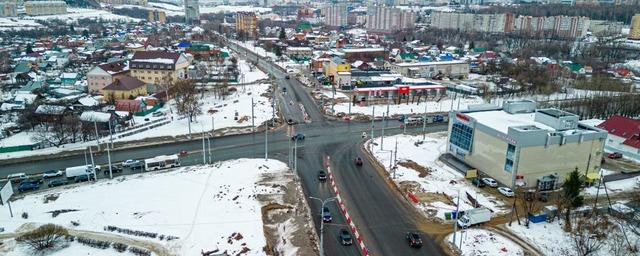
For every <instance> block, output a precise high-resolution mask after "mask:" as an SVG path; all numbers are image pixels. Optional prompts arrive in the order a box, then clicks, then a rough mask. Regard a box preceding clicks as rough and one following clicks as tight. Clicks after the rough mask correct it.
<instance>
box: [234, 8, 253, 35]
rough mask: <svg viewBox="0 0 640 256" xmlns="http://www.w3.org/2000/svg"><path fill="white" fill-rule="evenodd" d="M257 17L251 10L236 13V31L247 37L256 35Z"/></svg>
mask: <svg viewBox="0 0 640 256" xmlns="http://www.w3.org/2000/svg"><path fill="white" fill-rule="evenodd" d="M257 29H258V17H256V14H255V13H253V12H238V13H236V32H237V33H238V35H241V36H246V37H247V38H254V39H255V38H257V37H258V31H257Z"/></svg>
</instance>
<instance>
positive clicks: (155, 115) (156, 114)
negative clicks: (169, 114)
mask: <svg viewBox="0 0 640 256" xmlns="http://www.w3.org/2000/svg"><path fill="white" fill-rule="evenodd" d="M151 116H154V117H160V116H164V113H163V112H161V111H157V112H153V114H151Z"/></svg>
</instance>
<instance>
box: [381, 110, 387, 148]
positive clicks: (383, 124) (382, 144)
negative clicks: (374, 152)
mask: <svg viewBox="0 0 640 256" xmlns="http://www.w3.org/2000/svg"><path fill="white" fill-rule="evenodd" d="M384 116H385V113H384V112H383V113H382V133H381V134H380V150H384V127H385V126H386V125H385V122H384Z"/></svg>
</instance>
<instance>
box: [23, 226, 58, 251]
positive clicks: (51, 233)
mask: <svg viewBox="0 0 640 256" xmlns="http://www.w3.org/2000/svg"><path fill="white" fill-rule="evenodd" d="M68 235H69V232H68V231H67V230H66V229H65V228H63V227H61V226H58V225H54V224H45V225H42V226H40V227H38V228H37V229H35V230H33V231H29V232H27V233H24V234H22V235H20V236H18V237H17V238H16V241H18V242H20V243H26V244H27V245H29V247H31V248H33V249H34V250H36V251H42V250H44V249H47V248H52V247H54V246H55V245H56V244H57V243H59V242H62V241H63V239H64V237H65V236H68Z"/></svg>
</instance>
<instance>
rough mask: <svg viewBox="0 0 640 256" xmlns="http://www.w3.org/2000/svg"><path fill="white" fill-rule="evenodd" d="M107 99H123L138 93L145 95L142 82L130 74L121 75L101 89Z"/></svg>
mask: <svg viewBox="0 0 640 256" xmlns="http://www.w3.org/2000/svg"><path fill="white" fill-rule="evenodd" d="M101 92H102V95H104V96H105V99H106V100H107V101H114V100H124V99H130V98H134V97H137V96H140V95H147V86H146V85H145V83H144V82H142V81H140V80H138V79H137V78H134V77H130V76H121V77H118V78H115V79H114V81H113V82H112V83H110V84H108V85H107V86H105V87H104V88H102V90H101Z"/></svg>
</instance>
